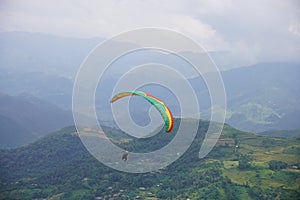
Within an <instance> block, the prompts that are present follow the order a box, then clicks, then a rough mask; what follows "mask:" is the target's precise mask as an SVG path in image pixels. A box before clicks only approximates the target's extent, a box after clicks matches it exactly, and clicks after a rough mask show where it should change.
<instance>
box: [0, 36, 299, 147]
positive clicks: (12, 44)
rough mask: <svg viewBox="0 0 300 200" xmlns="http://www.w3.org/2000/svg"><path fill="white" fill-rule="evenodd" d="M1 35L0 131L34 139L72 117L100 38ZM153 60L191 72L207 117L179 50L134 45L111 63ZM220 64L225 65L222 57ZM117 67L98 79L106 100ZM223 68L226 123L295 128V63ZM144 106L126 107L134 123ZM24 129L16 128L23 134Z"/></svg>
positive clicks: (205, 114) (144, 118)
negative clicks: (77, 87)
mask: <svg viewBox="0 0 300 200" xmlns="http://www.w3.org/2000/svg"><path fill="white" fill-rule="evenodd" d="M0 41H1V44H2V45H1V47H0V72H1V73H0V92H1V93H3V94H4V95H2V96H1V102H2V103H1V108H2V109H1V110H0V115H1V122H3V123H4V122H5V124H7V126H1V130H0V131H1V137H4V138H5V137H7V135H6V136H5V134H7V132H9V131H8V130H11V132H12V133H17V132H18V134H20V131H19V130H20V129H23V130H24V131H22V134H24V135H26V137H25V136H24V135H23V136H24V137H25V138H27V139H25V138H24V140H23V141H32V140H33V138H36V136H37V135H38V136H39V135H44V134H47V133H48V132H50V131H54V130H57V129H59V128H62V127H64V126H66V125H70V124H72V119H71V105H72V104H71V103H72V89H73V82H74V79H75V74H76V72H77V70H78V69H79V66H80V64H81V63H82V62H83V60H84V58H85V57H86V56H87V55H88V53H89V51H90V50H92V49H93V48H94V47H95V46H96V45H97V44H98V43H99V42H101V41H103V39H101V38H94V39H74V38H65V37H57V36H51V35H45V34H39V33H36V34H32V33H24V32H6V33H0ZM211 54H212V57H213V58H214V59H215V60H219V62H220V63H222V62H223V63H224V62H225V60H226V59H225V60H224V59H223V58H224V52H212V53H211ZM225 54H226V53H225ZM225 57H226V56H225ZM151 61H156V62H158V63H162V64H166V65H169V66H175V67H176V68H177V69H179V70H181V71H183V72H184V73H186V74H189V75H190V76H189V77H190V78H189V82H190V83H191V84H192V86H193V88H195V91H197V95H198V98H199V99H200V100H201V101H200V106H201V117H202V118H205V119H209V118H210V115H209V109H210V99H209V94H208V92H207V88H206V86H205V84H204V82H203V80H202V78H201V77H195V76H192V75H193V74H191V71H188V70H187V69H189V68H188V67H189V66H188V65H187V64H186V63H184V62H180V61H179V60H178V58H175V57H172V56H170V55H166V54H163V53H160V52H150V53H149V52H140V53H138V54H137V55H132V56H131V57H130V56H129V58H127V59H124V60H121V62H119V63H116V67H118V66H123V67H125V68H126V66H127V67H128V66H130V65H137V64H143V63H145V62H146V63H147V62H151ZM219 67H220V68H221V69H223V70H224V69H225V68H222V65H220V66H219ZM116 69H118V68H116ZM117 73H119V71H118V70H115V71H114V72H113V73H111V76H108V77H106V79H105V80H104V82H105V84H106V85H105V86H107V87H106V88H105V89H106V90H107V91H106V93H101V94H98V95H100V97H101V98H102V99H104V101H105V102H106V103H107V104H109V103H108V102H109V99H110V98H111V96H112V94H111V93H110V91H111V90H110V87H111V85H113V83H115V82H116V81H117V80H116V78H115V77H114V74H117ZM221 74H222V77H223V80H224V84H225V89H226V93H227V118H226V122H227V123H229V124H230V125H232V126H234V127H236V128H238V129H242V130H247V131H252V132H256V133H258V132H262V131H267V130H283V129H296V128H300V124H299V120H298V119H299V117H300V105H299V101H298V99H299V97H300V64H299V63H260V64H257V65H253V66H248V67H241V68H237V69H231V70H227V71H222V72H221ZM208 75H209V74H208ZM178 87H180V84H178ZM149 89H151V87H150V88H149ZM104 94H105V95H104ZM101 95H102V96H101ZM103 95H104V96H103ZM158 95H159V98H160V99H163V100H164V99H170V98H169V96H167V95H166V93H164V92H163V91H162V92H161V93H160V92H158ZM98 97H99V96H98ZM8 99H9V100H8ZM171 99H172V98H171ZM143 106H144V104H142V103H140V104H136V107H135V108H133V110H132V111H133V116H134V115H135V116H136V117H135V119H137V120H138V121H137V123H139V124H141V125H145V124H147V122H148V121H149V118H148V115H147V114H146V113H145V112H147V111H148V107H146V109H144V108H143ZM170 107H171V108H172V110H174V114H175V115H177V114H180V113H179V112H180V111H179V109H178V104H177V102H176V101H173V100H172V101H171V102H170ZM4 108H5V109H4ZM101 109H102V113H104V114H103V115H101V116H100V118H101V119H103V121H105V122H106V123H107V122H109V121H111V120H112V118H111V117H110V116H109V114H110V107H104V108H103V107H101ZM141 111H142V114H141V113H140V112H141ZM13 113H14V114H13ZM33 113H35V115H32V114H33ZM108 124H109V123H108ZM111 124H112V123H111ZM9 127H10V128H9ZM34 135H35V136H34ZM23 136H21V135H20V137H21V138H23ZM9 137H10V136H9ZM9 137H8V138H9ZM1 139H2V138H1ZM1 141H4V140H3V139H2V140H1ZM20 141H21V139H20ZM23 143H25V142H21V143H18V142H17V143H15V144H12V145H8V146H6V147H11V146H16V145H19V144H23ZM2 146H3V145H2ZM4 146H5V145H4ZM4 146H3V147H4Z"/></svg>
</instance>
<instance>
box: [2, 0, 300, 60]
mask: <svg viewBox="0 0 300 200" xmlns="http://www.w3.org/2000/svg"><path fill="white" fill-rule="evenodd" d="M139 27H164V28H170V29H174V30H177V31H180V32H182V33H184V34H186V35H187V36H190V37H192V38H193V39H195V40H196V41H197V42H199V43H200V44H201V45H202V46H204V47H205V48H206V49H207V50H209V51H227V52H229V54H230V55H231V56H232V57H233V58H234V59H241V60H243V61H244V62H245V63H256V62H265V61H300V56H299V55H300V3H299V1H297V0H249V1H239V0H188V1H187V0H169V1H165V0H109V1H104V0H103V1H102V0H87V1H79V0H59V1H53V0H7V1H6V0H1V1H0V31H1V32H3V31H27V32H42V33H49V34H54V35H61V36H72V37H80V38H90V37H104V38H110V37H112V36H114V35H116V34H118V33H120V32H123V31H126V30H131V29H134V28H139Z"/></svg>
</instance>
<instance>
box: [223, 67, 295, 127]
mask: <svg viewBox="0 0 300 200" xmlns="http://www.w3.org/2000/svg"><path fill="white" fill-rule="evenodd" d="M222 77H223V79H224V84H225V88H226V92H227V105H228V110H227V113H228V115H227V123H229V124H231V125H232V126H234V127H237V128H239V129H242V130H248V131H253V132H261V131H265V130H285V129H290V130H291V129H296V128H299V123H298V120H297V119H299V117H300V104H299V101H298V99H299V98H300V65H299V64H291V63H290V64H289V63H263V64H258V65H254V66H250V67H244V68H240V69H235V70H230V71H226V72H223V73H222Z"/></svg>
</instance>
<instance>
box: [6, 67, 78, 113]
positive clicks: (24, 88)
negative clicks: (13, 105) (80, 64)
mask: <svg viewBox="0 0 300 200" xmlns="http://www.w3.org/2000/svg"><path fill="white" fill-rule="evenodd" d="M72 89H73V81H72V80H71V79H68V78H65V77H63V76H58V75H53V74H46V73H42V72H22V71H14V70H11V69H0V91H1V92H2V93H5V94H9V95H13V96H16V95H23V94H28V95H32V96H35V97H37V98H40V99H43V100H44V101H46V102H48V103H51V104H55V105H57V106H59V107H60V108H62V109H71V105H72Z"/></svg>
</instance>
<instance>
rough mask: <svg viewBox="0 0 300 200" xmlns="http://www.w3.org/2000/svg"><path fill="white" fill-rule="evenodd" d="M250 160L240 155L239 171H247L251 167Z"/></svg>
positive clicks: (246, 156)
mask: <svg viewBox="0 0 300 200" xmlns="http://www.w3.org/2000/svg"><path fill="white" fill-rule="evenodd" d="M251 161H252V158H251V157H250V156H249V155H241V156H240V158H239V166H238V167H239V169H249V168H251V167H252V165H251Z"/></svg>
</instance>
